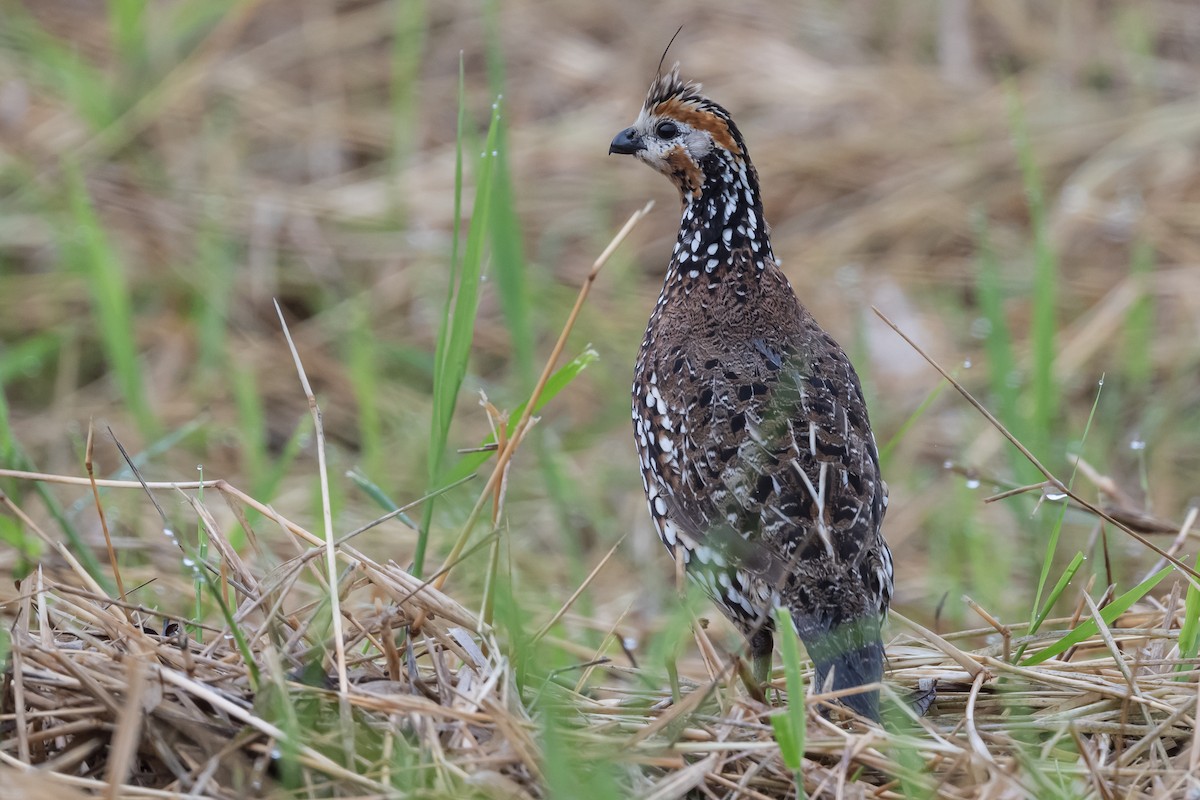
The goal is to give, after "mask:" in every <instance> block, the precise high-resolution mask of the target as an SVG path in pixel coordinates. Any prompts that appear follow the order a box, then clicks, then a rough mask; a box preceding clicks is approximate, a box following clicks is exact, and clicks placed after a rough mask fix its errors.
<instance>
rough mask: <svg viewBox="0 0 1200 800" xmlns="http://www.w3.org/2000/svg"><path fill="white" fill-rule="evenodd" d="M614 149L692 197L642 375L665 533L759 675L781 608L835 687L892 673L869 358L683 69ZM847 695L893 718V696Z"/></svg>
mask: <svg viewBox="0 0 1200 800" xmlns="http://www.w3.org/2000/svg"><path fill="white" fill-rule="evenodd" d="M609 153H621V154H625V155H632V156H634V157H636V158H637V159H639V160H640V161H643V162H645V163H646V164H648V165H650V166H651V167H653V168H654V169H656V170H658V171H659V172H661V173H662V174H664V175H666V176H667V177H668V178H670V179H671V181H672V183H674V184H675V186H676V187H677V188H678V189H679V195H680V197H681V199H682V201H683V218H682V220H681V222H680V226H679V237H678V239H677V240H676V242H675V249H674V251H673V252H672V256H671V263H670V265H669V266H668V268H667V275H666V280H665V282H664V284H663V289H662V293H661V294H660V295H659V298H658V303H657V304H656V305H655V307H654V312H653V313H652V314H651V315H650V323H649V325H648V326H647V328H646V336H645V339H644V340H643V341H642V348H641V352H640V353H639V354H638V359H637V365H636V367H635V372H634V382H633V425H634V431H635V434H636V443H637V450H638V455H639V456H640V458H641V466H642V482H643V484H644V486H645V489H646V499H647V501H648V502H649V505H650V513H651V516H652V517H653V519H654V524H655V527H656V528H657V530H658V533H659V536H660V537H661V538H662V540H663V543H664V544H665V545H666V546H667V548H668V549H669V550H670V551H671V554H672V555H673V556H674V557H675V558H677V559H679V558H682V559H683V561H684V563H685V564H686V568H687V572H688V574H689V575H690V576H692V577H693V578H694V579H696V580H697V581H699V582H700V583H701V584H702V585H703V586H704V587H705V588H706V590H707V591H708V592H709V593H710V594H711V595H712V597H713V598H714V599H715V600H716V602H717V603H718V604H719V605H720V607H721V609H722V611H724V613H725V614H726V615H727V616H728V617H729V618H730V620H732V621H733V623H734V624H735V625H736V626H737V627H738V628H739V629H740V630H741V631H742V633H744V634H745V636H746V638H747V639H748V641H749V650H750V654H751V656H752V657H753V659H754V667H755V673H756V675H757V677H758V678H759V680H765V679H766V678H767V676H768V674H769V671H770V665H771V652H772V648H773V635H772V634H773V623H772V617H771V610H772V609H773V608H774V607H776V606H782V607H783V608H786V609H787V610H788V611H789V612H790V614H791V617H792V620H793V621H794V623H795V626H796V630H797V631H798V633H799V634H800V638H801V639H802V640H803V642H804V644H805V648H806V649H807V651H808V654H809V656H810V658H812V660H813V662H814V664H815V666H816V678H815V680H816V684H817V689H818V690H838V689H845V688H851V687H858V686H863V685H866V684H873V683H877V682H878V681H879V680H880V679H881V677H882V673H883V659H884V652H883V644H882V641H881V638H880V626H881V624H882V622H883V618H884V615H885V614H886V613H887V607H888V601H889V599H890V597H891V594H892V558H891V553H890V552H889V551H888V547H887V544H886V543H885V542H884V540H883V536H882V535H881V533H880V524H881V523H882V522H883V515H884V509H885V508H886V507H887V487H886V485H885V484H884V482H883V479H882V478H881V476H880V473H879V455H878V451H877V449H876V446H875V438H874V435H873V434H872V433H871V424H870V421H869V420H868V419H867V408H866V404H865V402H864V400H863V393H862V388H861V386H860V385H859V380H858V375H857V374H856V373H855V371H854V367H853V366H852V365H851V363H850V360H849V359H848V358H847V357H846V353H845V352H844V351H843V350H842V348H841V347H840V346H839V345H838V343H837V342H836V341H834V339H833V337H832V336H830V335H829V334H828V333H826V332H825V331H824V330H823V329H822V328H821V326H820V325H818V324H817V321H816V320H815V319H813V316H812V314H810V313H809V311H808V310H807V309H806V308H805V307H804V306H803V305H801V304H800V302H799V301H798V300H797V299H796V295H795V293H794V292H793V291H792V287H791V285H790V284H789V283H788V280H787V278H786V277H784V274H783V272H782V271H781V270H780V267H779V262H778V261H777V260H776V258H775V256H774V254H773V253H772V250H771V241H770V238H769V236H768V231H767V226H766V223H765V221H764V220H763V209H762V200H761V198H760V197H759V189H758V174H757V173H756V172H755V169H754V165H753V164H751V163H750V155H749V153H748V152H747V150H746V143H745V142H744V141H743V139H742V135H741V133H740V132H739V131H738V129H737V126H736V125H734V123H733V120H732V119H731V118H730V116H729V113H728V112H727V111H726V110H725V109H724V108H722V107H721V106H720V105H718V104H716V103H714V102H713V101H712V100H710V99H708V98H707V97H705V96H704V95H702V94H701V93H700V86H699V85H698V84H694V83H689V82H685V81H683V80H681V79H680V78H679V73H678V65H676V66H675V68H674V69H673V70H672V71H671V72H670V73H668V74H665V75H661V74H660V75H659V76H658V77H657V78H656V79H655V81H654V83H653V84H652V85H651V86H650V92H649V95H648V96H647V98H646V102H645V104H644V106H643V107H642V111H641V113H640V114H639V115H638V118H637V121H636V122H634V124H633V125H632V126H630V127H628V128H626V129H625V130H623V131H621V132H620V133H618V134H617V136H616V138H614V139H613V141H612V144H611V145H610V147H609ZM842 702H843V703H844V704H845V705H847V706H849V707H850V708H851V709H853V710H854V711H856V712H858V713H859V714H861V715H863V716H865V717H869V718H871V719H876V720H877V719H878V718H879V698H878V691H876V690H866V691H863V692H861V693H857V694H848V695H847V696H845V697H844V698H843V700H842Z"/></svg>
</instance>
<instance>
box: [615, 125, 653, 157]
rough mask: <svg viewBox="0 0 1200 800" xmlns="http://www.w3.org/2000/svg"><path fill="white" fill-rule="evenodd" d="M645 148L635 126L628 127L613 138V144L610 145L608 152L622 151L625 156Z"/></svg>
mask: <svg viewBox="0 0 1200 800" xmlns="http://www.w3.org/2000/svg"><path fill="white" fill-rule="evenodd" d="M645 149H646V147H645V145H643V144H642V140H641V139H640V138H638V134H637V131H635V130H634V129H633V128H626V129H625V130H623V131H621V132H620V133H618V134H617V135H616V136H615V137H614V138H613V140H612V144H610V145H609V146H608V154H609V155H612V154H613V153H620V154H621V155H624V156H631V155H633V154H634V153H636V152H637V151H639V150H645Z"/></svg>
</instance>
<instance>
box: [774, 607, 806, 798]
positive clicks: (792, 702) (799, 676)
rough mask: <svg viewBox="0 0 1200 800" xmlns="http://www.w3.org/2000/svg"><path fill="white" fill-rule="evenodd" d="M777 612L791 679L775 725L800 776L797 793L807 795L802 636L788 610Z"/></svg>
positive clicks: (789, 764) (791, 766) (794, 772)
mask: <svg viewBox="0 0 1200 800" xmlns="http://www.w3.org/2000/svg"><path fill="white" fill-rule="evenodd" d="M774 613H775V630H776V632H777V633H776V635H777V637H778V643H779V655H780V658H781V659H782V660H783V674H784V678H785V680H786V682H787V695H788V705H787V708H786V709H784V710H783V711H779V712H776V713H774V714H772V715H771V728H772V729H773V730H774V732H775V741H776V742H777V743H778V744H779V755H780V757H781V758H782V759H783V763H784V765H785V766H786V767H787V768H788V769H790V770H791V771H792V775H794V776H795V778H796V796H797V797H807V794H806V793H805V791H804V772H803V768H804V747H805V735H806V734H807V732H808V731H807V717H808V714H807V713H806V709H805V705H804V672H803V669H802V668H801V666H800V637H799V636H797V635H796V628H795V626H794V625H793V624H792V616H791V614H790V613H788V611H787V610H786V609H783V608H776V609H775V612H774Z"/></svg>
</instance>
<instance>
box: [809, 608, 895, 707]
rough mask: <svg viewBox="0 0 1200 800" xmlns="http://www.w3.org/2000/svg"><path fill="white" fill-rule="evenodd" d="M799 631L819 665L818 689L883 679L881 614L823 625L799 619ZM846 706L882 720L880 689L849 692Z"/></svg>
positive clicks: (836, 689)
mask: <svg viewBox="0 0 1200 800" xmlns="http://www.w3.org/2000/svg"><path fill="white" fill-rule="evenodd" d="M795 621H796V630H797V632H798V633H799V634H800V639H801V640H802V641H803V642H804V648H805V649H806V650H807V651H808V655H809V658H811V659H812V660H813V664H814V666H815V667H816V677H815V681H816V688H817V691H818V692H825V691H838V690H840V689H852V688H854V687H857V686H866V685H867V684H872V683H878V682H879V681H880V680H881V679H882V678H883V658H884V654H883V639H882V637H881V634H880V627H881V622H882V621H881V620H880V618H879V617H877V616H869V617H860V618H858V619H852V620H848V621H846V622H844V623H842V624H841V625H837V626H835V627H833V628H832V629H830V628H821V627H818V626H815V625H812V624H803V622H804V621H802V620H800V619H797V620H795ZM839 700H840V702H841V703H842V705H844V706H846V707H848V708H849V709H850V710H851V711H854V712H855V713H856V714H860V715H862V716H864V717H866V718H867V719H871V720H874V721H876V722H878V721H879V691H878V690H876V689H871V690H869V691H863V692H858V693H856V694H848V695H845V696H844V697H841V698H839Z"/></svg>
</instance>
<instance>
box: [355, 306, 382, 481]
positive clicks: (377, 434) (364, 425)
mask: <svg viewBox="0 0 1200 800" xmlns="http://www.w3.org/2000/svg"><path fill="white" fill-rule="evenodd" d="M346 351H347V352H346V366H347V373H348V375H349V378H350V389H351V391H352V392H353V393H354V402H355V404H356V405H357V406H358V441H359V453H360V463H361V464H362V469H363V470H365V471H366V472H367V474H368V475H376V476H378V475H382V474H383V471H384V469H385V468H386V464H385V463H384V449H383V443H384V441H385V438H384V430H383V416H382V414H381V412H380V409H379V379H378V375H379V374H380V372H381V370H380V366H379V361H380V359H379V339H378V337H376V335H375V333H374V331H373V330H372V326H371V315H370V313H369V312H368V303H367V302H366V301H365V299H364V300H363V301H362V302H359V303H356V304H355V306H354V309H353V312H352V321H351V323H350V331H349V332H348V336H347V337H346Z"/></svg>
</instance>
